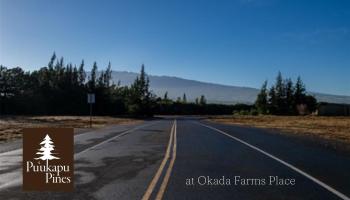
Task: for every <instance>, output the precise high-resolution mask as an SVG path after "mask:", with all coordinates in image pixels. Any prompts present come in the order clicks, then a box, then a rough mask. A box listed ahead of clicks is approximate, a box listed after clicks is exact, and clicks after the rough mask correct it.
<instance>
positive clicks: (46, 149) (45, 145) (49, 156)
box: [34, 134, 60, 169]
mask: <svg viewBox="0 0 350 200" xmlns="http://www.w3.org/2000/svg"><path fill="white" fill-rule="evenodd" d="M40 145H41V148H40V149H38V152H37V153H36V154H38V155H41V156H40V157H38V158H34V159H35V160H39V159H40V160H46V169H48V167H49V160H53V159H60V158H58V157H56V156H53V154H55V153H52V151H53V150H54V147H55V146H54V145H53V141H52V139H51V138H50V136H49V135H48V134H46V136H45V138H44V139H43V141H42V142H40Z"/></svg>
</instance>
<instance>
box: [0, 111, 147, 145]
mask: <svg viewBox="0 0 350 200" xmlns="http://www.w3.org/2000/svg"><path fill="white" fill-rule="evenodd" d="M89 122H90V117H88V116H3V117H1V118H0V142H1V141H7V140H11V139H16V138H21V137H22V132H21V129H22V128H38V127H64V128H75V129H76V130H81V129H82V130H84V129H87V128H90V125H89ZM141 122H142V121H141V120H135V119H130V118H115V117H107V116H97V117H93V124H92V128H102V127H104V126H106V125H112V124H132V123H141Z"/></svg>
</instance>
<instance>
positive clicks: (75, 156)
mask: <svg viewBox="0 0 350 200" xmlns="http://www.w3.org/2000/svg"><path fill="white" fill-rule="evenodd" d="M159 122H160V121H157V122H153V123H151V124H145V125H142V126H137V127H135V128H132V129H129V130H126V131H124V132H121V133H120V134H118V135H116V136H114V137H112V138H109V139H107V140H104V141H102V142H100V143H98V144H95V145H94V146H91V147H89V148H86V149H84V150H83V151H80V152H78V153H75V154H74V158H78V157H79V156H80V155H81V154H83V153H85V152H87V151H90V150H91V149H94V148H96V147H98V146H101V145H103V144H105V143H107V142H109V141H112V140H115V139H117V138H119V137H121V136H124V135H126V134H128V133H130V132H133V131H136V130H137V129H140V128H144V127H148V126H152V125H154V124H157V123H159Z"/></svg>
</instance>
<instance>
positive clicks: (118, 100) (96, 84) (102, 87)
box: [0, 53, 240, 116]
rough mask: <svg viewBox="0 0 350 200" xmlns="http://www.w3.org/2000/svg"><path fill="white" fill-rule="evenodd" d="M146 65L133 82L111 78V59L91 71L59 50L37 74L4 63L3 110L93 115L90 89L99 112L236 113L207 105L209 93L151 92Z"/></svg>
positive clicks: (0, 73) (230, 107) (0, 105)
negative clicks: (67, 59) (189, 97)
mask: <svg viewBox="0 0 350 200" xmlns="http://www.w3.org/2000/svg"><path fill="white" fill-rule="evenodd" d="M149 85H150V81H149V78H148V76H147V74H146V72H145V67H144V65H142V66H141V72H140V74H139V76H137V78H136V79H135V80H134V82H133V83H132V84H131V85H130V86H121V85H120V82H118V83H114V82H113V81H112V69H111V63H109V64H108V66H107V67H106V68H105V69H104V70H99V69H98V66H97V63H96V62H94V64H93V66H92V69H91V71H90V72H89V73H87V72H86V71H85V63H84V60H82V62H81V63H80V64H79V65H73V64H71V63H68V64H65V63H64V58H63V57H61V58H57V56H56V54H55V53H54V54H53V55H52V57H51V59H50V60H49V62H48V64H47V66H45V67H42V68H40V69H38V70H34V71H32V72H29V71H24V70H23V69H22V68H20V67H15V68H6V67H4V66H2V65H0V114H30V115H88V114H89V106H88V104H87V93H94V94H95V98H96V103H95V104H94V105H93V113H94V114H96V115H133V116H152V115H154V114H231V113H232V110H234V109H236V108H240V106H239V105H238V106H233V105H219V104H207V101H206V98H205V96H204V95H202V96H200V97H198V98H197V99H196V100H195V102H188V101H187V98H186V94H183V97H182V98H180V97H179V98H178V99H177V100H176V101H173V100H171V99H169V98H168V97H167V95H168V94H167V93H166V94H165V95H164V97H163V98H161V97H157V96H156V95H155V94H153V93H152V92H151V91H150V88H149Z"/></svg>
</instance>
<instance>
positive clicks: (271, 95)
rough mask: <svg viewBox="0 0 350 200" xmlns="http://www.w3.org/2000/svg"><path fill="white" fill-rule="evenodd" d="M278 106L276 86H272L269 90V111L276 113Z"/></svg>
mask: <svg viewBox="0 0 350 200" xmlns="http://www.w3.org/2000/svg"><path fill="white" fill-rule="evenodd" d="M276 107H277V100H276V91H275V86H272V87H271V88H270V90H269V113H270V114H275V113H276Z"/></svg>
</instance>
